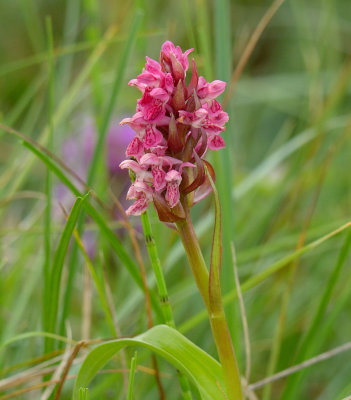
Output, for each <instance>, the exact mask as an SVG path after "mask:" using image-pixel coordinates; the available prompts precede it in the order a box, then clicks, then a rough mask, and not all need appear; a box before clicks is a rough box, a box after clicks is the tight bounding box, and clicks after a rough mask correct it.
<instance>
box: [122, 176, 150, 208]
mask: <svg viewBox="0 0 351 400" xmlns="http://www.w3.org/2000/svg"><path fill="white" fill-rule="evenodd" d="M127 200H136V201H135V202H134V203H133V204H132V205H131V206H130V207H129V208H128V210H127V211H126V214H127V215H141V214H142V213H143V212H144V211H145V210H146V209H147V208H148V206H149V203H150V201H151V200H152V189H151V188H150V186H148V185H146V184H145V183H144V182H140V181H136V182H134V183H133V184H132V186H131V187H130V188H129V190H128V193H127Z"/></svg>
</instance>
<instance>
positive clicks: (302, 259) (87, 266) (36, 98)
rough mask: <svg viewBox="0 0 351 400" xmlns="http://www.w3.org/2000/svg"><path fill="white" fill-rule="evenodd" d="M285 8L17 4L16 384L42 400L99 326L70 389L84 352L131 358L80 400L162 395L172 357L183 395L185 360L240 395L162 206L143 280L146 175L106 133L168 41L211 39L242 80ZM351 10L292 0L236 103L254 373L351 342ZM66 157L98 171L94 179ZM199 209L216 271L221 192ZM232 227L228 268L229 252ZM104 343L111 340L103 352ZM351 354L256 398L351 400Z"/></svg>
mask: <svg viewBox="0 0 351 400" xmlns="http://www.w3.org/2000/svg"><path fill="white" fill-rule="evenodd" d="M273 3H274V4H275V5H277V4H278V3H279V0H277V1H275V2H273V0H272V1H269V2H262V1H258V0H253V1H251V2H247V1H243V0H238V1H233V0H219V1H210V0H195V1H188V0H182V1H178V2H161V1H152V2H148V1H145V0H143V1H135V2H103V4H102V2H99V1H97V0H84V1H68V0H66V1H58V0H53V1H50V2H36V1H34V0H19V1H17V2H11V1H8V2H5V1H4V2H0V14H1V16H2V25H1V28H0V29H1V32H2V35H1V36H0V51H1V66H0V76H1V78H2V79H1V84H0V85H1V88H0V90H1V98H0V123H1V126H0V143H1V144H0V274H1V277H0V377H1V378H0V397H3V396H11V395H12V397H13V398H21V399H22V398H23V399H27V398H28V399H29V398H40V397H41V396H42V395H43V393H44V391H45V390H46V388H45V387H42V388H39V389H38V387H36V385H37V384H38V382H39V380H40V379H42V383H43V386H44V385H45V384H47V383H48V382H50V380H51V379H60V377H62V369H63V368H64V367H65V366H67V365H68V364H67V360H68V359H69V356H70V355H71V354H72V351H73V348H75V346H77V344H78V343H80V341H81V339H82V338H83V333H84V335H85V336H84V340H87V342H85V344H84V346H83V348H81V350H80V351H79V354H77V355H76V356H75V357H74V360H73V363H72V365H71V367H70V369H69V371H68V375H67V378H66V380H65V383H64V385H63V390H62V393H61V399H62V400H68V399H71V398H72V388H73V380H74V378H73V377H74V375H76V374H77V372H78V371H79V369H80V367H81V365H80V364H81V363H82V362H83V367H82V370H81V371H83V372H84V371H86V372H87V373H88V372H89V368H88V364H87V362H88V361H89V360H93V361H94V362H95V361H96V362H97V361H98V359H94V354H97V352H99V351H100V350H99V349H102V350H103V349H105V350H106V352H105V350H104V355H103V356H104V357H103V359H104V360H102V359H101V362H103V361H104V362H105V361H107V358H108V356H110V355H111V354H112V353H113V354H114V355H113V356H112V359H111V360H110V361H109V363H110V364H111V369H108V370H100V371H98V369H100V367H101V366H97V364H94V363H93V364H94V365H95V366H96V368H95V371H94V372H93V371H92V370H90V372H91V373H90V375H89V376H90V378H93V376H95V373H96V375H97V376H96V377H94V380H93V381H92V382H90V383H89V390H88V389H87V388H86V386H87V385H88V384H85V383H81V384H79V383H75V384H76V386H75V387H76V390H77V391H78V392H77V391H76V396H78V397H77V398H78V399H79V400H84V399H85V400H87V399H88V396H89V399H90V400H95V399H108V398H116V399H119V398H127V395H129V396H132V395H133V396H134V398H135V399H138V398H142V399H145V400H153V399H155V398H159V397H160V388H159V386H158V384H157V382H156V379H155V372H156V371H155V368H154V363H153V362H152V360H151V357H150V353H154V354H158V356H157V363H158V372H159V379H160V382H161V385H162V386H163V389H164V391H165V393H166V398H167V400H176V399H179V398H181V396H182V394H181V392H182V391H181V388H180V385H179V382H178V380H177V379H176V377H177V375H178V372H176V371H175V369H174V368H173V367H172V365H173V366H175V367H176V368H181V370H182V371H183V372H184V373H185V375H186V376H188V377H189V379H190V381H191V383H192V385H193V386H191V390H192V392H193V394H194V395H195V394H196V390H200V391H201V390H203V391H205V389H204V388H207V389H208V388H209V387H210V386H211V388H210V389H209V390H213V391H214V392H213V393H212V397H211V398H216V399H217V398H219V399H220V398H222V397H221V396H222V392H221V389H220V388H219V387H218V385H217V384H216V377H215V375H216V373H217V372H218V373H219V375H220V379H222V378H221V373H220V367H219V364H218V363H217V362H216V361H215V360H214V359H213V358H211V357H210V356H209V355H214V356H216V355H217V353H216V349H215V345H214V342H213V339H212V337H211V334H210V327H209V323H208V317H207V313H206V311H204V306H203V302H202V300H201V297H200V296H199V293H198V292H197V289H196V286H195V284H194V282H193V279H192V277H191V273H190V271H189V265H188V263H187V260H186V257H185V254H184V248H183V247H182V245H181V243H180V240H179V238H178V237H177V234H176V233H175V232H174V231H172V230H171V229H169V228H168V227H166V226H164V225H163V224H160V223H158V221H157V216H156V214H155V213H154V210H153V209H152V208H151V209H150V210H148V218H147V219H145V218H143V219H142V224H143V227H144V228H146V229H145V232H146V236H148V235H151V236H152V241H148V240H147V241H146V243H145V241H144V238H143V236H142V235H141V227H140V221H139V219H135V218H131V219H130V223H131V226H132V228H133V229H134V233H135V237H136V239H137V245H138V246H139V248H140V253H141V256H142V261H143V262H144V264H145V269H146V276H143V275H142V274H141V272H140V269H139V263H138V262H137V261H138V260H137V258H136V256H135V251H134V248H133V244H132V240H131V238H130V236H129V233H128V230H127V229H125V227H124V225H123V219H120V213H119V212H117V211H116V208H117V207H116V205H115V201H114V197H116V198H117V199H118V200H119V201H120V202H122V203H123V204H122V206H123V207H126V203H124V201H125V200H124V199H125V188H126V186H127V181H128V176H127V174H123V173H121V174H119V173H116V174H115V175H113V176H112V175H110V173H109V172H108V171H107V168H106V147H105V143H106V137H107V135H108V131H109V129H110V127H114V126H117V125H118V122H119V121H120V120H121V119H122V118H124V117H126V116H130V115H132V114H133V113H134V111H135V102H136V98H137V97H138V96H139V93H138V91H137V90H136V89H135V90H134V89H132V88H130V87H128V86H127V82H128V81H129V79H132V78H134V77H135V76H136V75H137V74H139V73H140V71H141V68H142V65H143V63H144V57H145V55H148V56H150V57H151V58H153V59H157V58H158V56H159V50H160V46H161V44H162V42H163V41H164V40H172V41H173V42H174V43H176V44H179V45H180V46H181V47H182V48H183V49H187V48H194V52H193V53H192V54H191V55H192V56H194V57H195V58H196V63H197V65H198V70H199V73H200V74H201V75H203V76H204V77H205V78H206V79H207V80H208V81H210V80H213V79H224V80H226V81H227V83H228V84H227V88H228V89H229V86H230V83H229V82H230V80H231V79H232V76H233V72H234V70H235V68H236V66H237V65H238V63H239V61H240V59H241V57H242V55H243V54H244V52H245V50H246V49H247V43H248V42H249V39H250V37H251V34H252V32H254V30H255V29H256V28H257V26H258V24H259V23H260V21H261V22H262V18H263V16H264V15H266V13H267V12H268V9H269V7H270V6H271V5H272V4H273ZM139 9H142V12H140V11H139ZM349 12H350V10H349V2H348V1H347V0H340V1H338V2H335V1H332V0H325V1H322V2H321V1H317V0H311V1H308V2H306V1H302V0H294V1H284V2H282V4H281V6H280V7H278V9H277V11H276V12H275V13H274V15H273V17H272V19H271V20H270V21H269V23H268V25H267V27H266V28H265V29H264V31H263V33H262V35H260V37H259V38H258V41H257V44H256V46H255V48H254V49H253V51H252V53H251V56H250V58H249V60H248V62H247V63H246V64H245V68H244V70H243V72H242V74H241V75H240V76H239V80H238V81H237V84H236V85H235V90H234V91H233V93H232V94H233V95H232V96H229V97H230V98H228V99H227V107H226V111H227V112H228V113H229V115H230V122H229V124H228V126H227V129H226V131H225V132H223V138H224V140H225V141H226V144H227V146H226V149H224V150H221V151H220V152H218V153H217V154H216V155H215V156H214V157H213V159H212V160H210V159H209V160H208V161H210V162H211V164H212V165H213V166H214V168H215V172H216V187H217V188H218V192H219V198H220V202H221V206H222V246H223V260H222V270H221V289H222V292H223V294H224V296H223V302H224V305H225V311H226V314H227V316H228V319H229V321H230V329H231V333H232V336H233V341H234V343H235V347H236V349H239V350H238V352H239V357H238V358H239V360H240V359H243V355H244V351H245V349H244V343H243V340H242V334H241V323H240V320H239V318H238V313H237V312H236V291H235V289H234V281H233V274H232V272H233V269H232V260H231V252H230V242H231V241H232V240H233V241H234V243H235V247H236V251H237V258H238V271H239V275H240V282H241V289H242V291H243V295H244V302H245V307H246V314H247V319H248V325H249V330H250V338H251V354H252V371H251V379H252V381H251V382H249V383H255V382H257V381H260V380H261V379H263V378H266V377H267V375H268V374H271V373H272V374H273V373H276V372H279V371H281V370H284V369H285V368H288V367H290V366H292V365H294V364H295V363H297V362H300V361H303V360H306V359H308V358H310V357H312V356H314V355H317V354H320V353H322V352H324V351H327V350H330V349H332V348H334V347H337V346H339V345H341V344H343V343H345V342H347V341H349V340H350V339H349V334H348V332H350V329H351V323H350V321H349V318H348V314H349V309H350V301H351V297H350V289H349V288H350V285H351V280H350V274H349V273H348V267H349V265H350V242H351V239H350V238H351V234H350V229H349V228H350V212H349V210H350V206H349V205H350V196H351V190H350V187H351V186H350V178H349V170H348V165H349V158H350V151H351V149H350V126H351V125H350V116H349V108H350V107H349V106H350V100H351V97H350V78H351V64H350V61H349V59H348V54H349V49H348V43H349V42H350V40H349V36H350V34H349V33H350V32H349V28H348V26H347V23H346V22H345V21H347V20H348V19H349V18H348V15H349ZM50 20H51V21H52V29H51V28H50V27H49V23H48V22H46V21H50ZM86 121H88V126H89V129H90V128H91V129H92V130H94V129H95V131H96V133H97V135H96V137H97V143H98V145H97V146H96V147H95V150H94V151H93V154H94V156H93V162H91V161H90V164H89V163H88V164H89V165H90V168H89V169H90V172H87V171H86V172H87V173H86V174H84V173H83V174H82V173H81V171H80V170H79V167H78V166H77V165H76V164H75V162H76V161H77V160H78V158H79V157H80V155H81V153H82V152H83V151H84V150H83V149H85V147H86V146H88V140H86V139H84V140H83V142H81V143H80V146H81V147H80V148H79V151H78V153H76V154H75V155H73V156H72V155H70V156H66V155H65V154H64V153H63V152H62V151H61V149H62V147H64V146H66V143H67V142H70V141H71V140H72V139H76V138H80V137H81V135H82V132H84V133H86V124H85V123H86ZM8 128H10V129H8ZM12 129H16V132H15V131H13V130H12ZM17 131H18V132H22V133H23V134H24V135H21V134H19V133H18V132H17ZM118 132H119V131H116V135H118ZM41 146H42V147H41ZM121 147H122V145H121ZM48 150H50V151H51V152H50V151H49V152H48ZM121 151H122V153H123V151H124V150H121ZM116 152H117V150H116ZM62 162H63V163H64V164H67V166H69V167H70V168H71V169H72V170H73V172H74V173H77V174H78V175H79V176H81V177H82V178H85V177H88V176H89V179H88V183H89V186H88V187H87V186H85V185H83V184H81V182H79V180H77V179H76V178H74V176H73V175H72V174H71V171H69V170H68V169H67V168H66V167H65V165H63V164H62ZM117 163H118V161H116V164H117ZM62 187H65V188H67V189H68V190H67V193H68V192H71V198H70V199H71V203H70V204H69V205H68V204H65V201H64V200H62V198H61V197H60V195H59V191H60V190H61V188H62ZM59 189H60V190H59ZM111 191H112V192H113V195H114V197H113V196H112V195H111ZM86 192H90V195H89V197H88V198H87V199H85V200H84V201H83V200H82V198H83V196H84V193H86ZM76 198H78V200H77V202H76V204H75V205H74V206H73V203H74V201H75V199H76ZM61 202H63V206H64V207H65V209H67V212H68V213H69V212H70V211H71V213H70V217H69V218H68V220H67V221H66V220H65V218H64V216H63V214H62V213H61V212H60V211H58V212H57V210H59V203H61ZM72 206H73V208H72ZM71 209H72V210H71ZM191 212H192V219H193V221H194V225H195V229H196V232H197V234H198V236H199V239H200V240H199V241H200V245H201V249H202V250H203V252H204V256H205V261H206V264H207V265H210V260H211V248H212V239H213V227H214V226H215V223H214V222H215V212H214V204H213V199H212V198H211V196H209V197H208V198H207V199H206V200H204V201H203V202H201V203H200V204H198V205H196V206H194V207H193V208H192V210H191ZM55 214H60V217H59V218H57V216H56V215H55ZM78 215H79V216H78ZM217 221H218V219H217ZM151 226H152V232H151ZM75 231H78V235H77V232H75ZM150 232H151V233H150ZM216 233H217V235H216V236H215V249H217V250H216V251H214V252H213V253H212V265H215V264H216V265H218V262H217V261H218V257H216V255H217V256H218V248H219V236H218V230H217V231H216ZM73 235H74V236H75V238H73V237H72V236H73ZM151 236H150V237H151ZM89 237H93V241H94V249H95V251H93V252H91V251H90V250H91V249H89V241H88V240H87V238H89ZM216 259H217V261H216ZM292 266H295V267H296V268H295V274H293V273H291V267H292ZM215 270H216V269H212V271H211V272H212V276H213V272H214V271H215ZM84 271H87V272H84ZM215 277H216V276H215ZM144 278H145V280H146V283H147V285H148V287H149V289H150V296H151V313H152V318H153V323H154V324H155V325H157V324H159V323H168V324H169V325H171V326H172V327H176V328H175V329H176V330H177V331H175V330H172V329H170V328H167V327H163V326H162V327H157V328H155V329H151V330H150V331H149V330H148V324H147V318H146V315H145V314H146V313H145V303H146V301H145V295H144V284H143V279H144ZM217 283H218V282H217ZM160 300H161V301H160ZM166 300H167V301H166ZM283 302H284V306H282V303H283ZM142 332H146V333H142ZM177 332H178V333H177ZM181 334H183V335H186V336H187V337H188V338H189V339H191V342H190V341H189V340H187V339H185V338H184V336H182V335H181ZM169 335H170V336H169ZM120 337H122V338H123V339H118V340H115V339H116V338H120ZM129 337H131V338H132V339H129ZM170 338H175V343H177V345H176V344H172V343H173V342H172V341H171V339H170ZM90 339H91V340H92V342H93V343H95V342H94V341H95V340H103V342H104V343H103V344H102V345H100V346H97V347H96V348H95V349H94V348H93V347H92V346H93V343H91V342H90ZM110 339H114V340H110ZM43 341H45V342H46V343H47V347H46V350H47V351H48V352H43V346H42V342H43ZM192 343H193V344H192ZM194 343H196V346H195V345H194ZM105 346H106V347H105ZM134 346H136V347H139V348H140V347H147V348H148V349H149V350H151V351H145V350H141V349H140V350H139V352H138V365H137V366H136V363H135V362H134V364H132V363H131V359H132V358H133V353H129V349H128V348H127V347H134ZM184 346H185V347H184ZM119 348H120V349H119ZM55 349H56V350H55ZM118 349H119V350H118ZM200 349H203V350H204V351H206V353H204V352H203V351H202V350H200ZM50 350H54V351H50ZM102 350H101V351H102ZM185 350H186V354H185V352H184V351H185ZM49 351H50V352H49ZM88 353H89V355H88V356H87V358H86V360H85V361H83V358H84V357H86V355H87V354H88ZM117 354H118V357H117ZM115 355H116V357H115ZM159 355H161V357H159ZM197 357H198V358H197ZM268 360H271V362H269V364H270V366H269V368H268V369H267V364H268ZM134 361H135V359H134ZM170 364H171V365H170ZM130 365H132V366H133V368H134V367H135V370H134V371H135V375H134V373H133V371H132V372H131V373H130V374H129V373H128V369H129V366H130ZM211 366H212V367H213V370H212V371H211V370H210V367H211ZM349 366H350V365H349V357H348V355H347V354H345V355H342V354H341V355H338V356H336V357H335V358H332V359H329V360H327V361H325V362H323V363H319V364H316V365H313V366H311V367H309V368H308V369H305V370H303V371H300V372H298V373H296V374H295V375H292V376H290V377H288V378H286V379H285V380H279V381H276V382H272V383H271V384H270V385H269V386H266V389H265V388H262V389H258V390H255V393H256V395H257V397H258V398H260V399H261V398H263V399H264V398H269V399H272V400H279V399H284V400H285V399H290V398H291V399H292V398H308V399H318V400H329V399H340V400H341V399H342V398H344V397H346V396H348V395H349V394H350V384H349V381H350V379H349V372H348V371H349ZM57 370H61V374H58V376H56V375H54V374H55V371H57ZM126 371H127V372H126ZM83 372H81V373H80V377H82V376H83V375H81V374H82V373H83ZM37 373H38V374H40V378H38V374H37ZM36 374H37V375H36ZM194 374H195V375H194ZM128 375H129V376H128ZM178 376H179V375H178ZM180 376H182V375H180ZM23 377H25V378H26V379H27V380H26V381H25V382H24V381H22V378H23ZM86 377H87V375H86ZM133 377H134V384H133V386H130V387H133V389H130V390H129V392H128V380H129V379H128V378H130V379H132V378H133ZM183 377H184V376H183ZM23 379H24V378H23ZM79 379H81V378H79ZM180 381H181V380H180ZM205 381H206V382H205ZM20 382H22V383H20ZM211 382H212V383H211ZM79 385H80V386H79ZM196 387H198V389H196ZM49 389H50V387H49ZM23 390H24V392H22V394H19V393H18V391H23ZM184 392H185V393H187V389H186V390H185V391H183V395H184ZM203 396H206V394H203ZM208 396H209V395H207V398H209V397H208ZM194 397H195V396H194ZM9 398H11V397H9ZM205 398H206V397H205Z"/></svg>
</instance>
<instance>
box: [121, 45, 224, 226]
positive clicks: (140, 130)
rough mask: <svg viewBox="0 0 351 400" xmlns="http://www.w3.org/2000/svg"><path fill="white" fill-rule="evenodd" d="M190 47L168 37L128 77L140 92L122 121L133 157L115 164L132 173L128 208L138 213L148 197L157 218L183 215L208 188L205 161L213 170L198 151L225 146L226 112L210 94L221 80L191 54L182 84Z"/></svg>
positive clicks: (219, 89)
mask: <svg viewBox="0 0 351 400" xmlns="http://www.w3.org/2000/svg"><path fill="white" fill-rule="evenodd" d="M191 51H192V49H190V50H187V51H185V52H184V53H183V52H182V50H181V48H180V47H179V46H177V47H175V46H174V44H173V43H171V42H169V41H167V42H165V43H164V44H163V46H162V49H161V55H160V62H157V61H155V60H153V59H151V58H148V57H146V64H145V68H144V69H143V71H142V73H141V74H140V75H138V77H137V78H136V79H132V80H131V81H130V82H129V84H130V85H131V86H136V87H137V88H138V89H139V90H140V91H141V93H142V97H141V99H139V100H138V101H137V107H136V113H135V114H134V116H133V117H131V118H125V119H124V120H123V121H122V122H121V124H128V125H129V126H130V127H131V128H133V129H134V130H135V131H136V135H135V137H134V139H133V140H132V141H131V142H130V144H129V146H128V148H127V152H126V155H127V157H132V158H133V159H132V160H125V161H123V162H122V163H121V164H120V167H121V168H122V169H125V168H128V169H130V170H131V171H133V173H134V175H135V181H134V183H133V184H132V186H131V188H130V190H129V192H128V196H127V197H128V199H133V200H135V202H134V204H133V205H132V206H131V207H130V208H129V209H128V211H127V212H128V214H132V215H140V214H141V213H142V212H144V211H145V210H146V208H147V207H148V204H149V203H150V202H151V201H153V202H154V204H155V208H156V210H157V213H158V215H159V218H160V220H161V221H165V222H175V221H177V220H179V219H182V218H185V215H186V213H185V211H184V208H185V207H191V205H192V204H194V203H195V202H196V201H198V200H199V199H201V198H203V197H205V196H207V195H208V193H210V191H211V185H210V182H209V179H208V178H207V176H206V168H205V164H206V166H207V170H208V171H210V173H211V176H212V178H213V179H214V178H215V174H214V171H213V168H212V166H211V164H209V163H208V162H207V161H205V160H204V159H203V157H204V155H205V154H206V151H207V150H208V149H210V150H219V149H221V148H223V147H225V142H224V140H223V139H222V137H221V136H220V133H221V132H222V131H224V130H225V127H224V126H225V124H226V122H227V121H228V114H227V113H226V112H225V111H223V109H222V107H221V105H220V104H219V103H218V102H217V101H216V100H214V99H215V98H216V97H217V96H219V95H220V94H221V93H222V92H223V90H224V88H225V85H226V84H225V82H222V81H218V80H217V81H213V82H210V83H208V82H206V80H205V79H204V78H203V77H199V76H198V73H197V69H196V64H195V61H194V60H193V63H192V65H193V72H192V77H191V79H190V80H188V82H189V83H188V84H186V72H187V70H188V68H189V61H188V55H189V53H190V52H191ZM190 193H193V194H192V195H191V196H188V195H189V194H190Z"/></svg>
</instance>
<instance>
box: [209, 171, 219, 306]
mask: <svg viewBox="0 0 351 400" xmlns="http://www.w3.org/2000/svg"><path fill="white" fill-rule="evenodd" d="M207 177H208V179H209V181H210V184H211V187H212V193H213V197H214V199H215V223H214V230H213V238H212V249H211V264H210V276H209V288H208V290H209V296H210V305H211V309H212V311H214V310H216V309H221V308H222V306H221V305H220V304H217V303H218V302H219V301H220V299H221V284H220V271H221V263H222V237H221V236H222V235H221V232H222V216H221V205H220V202H219V197H218V191H217V189H216V186H215V184H214V183H213V180H212V177H211V174H209V173H208V171H207Z"/></svg>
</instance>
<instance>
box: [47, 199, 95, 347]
mask: <svg viewBox="0 0 351 400" xmlns="http://www.w3.org/2000/svg"><path fill="white" fill-rule="evenodd" d="M86 196H87V195H86ZM86 196H84V197H83V198H81V197H78V198H77V200H76V201H75V203H74V205H73V207H72V210H71V212H70V214H69V217H68V219H67V222H66V225H65V227H64V229H63V232H62V235H61V238H60V241H59V244H58V246H57V250H56V252H55V255H54V258H53V262H52V266H51V274H50V293H49V307H48V314H47V315H46V318H45V327H46V330H47V331H48V332H52V333H54V332H55V330H56V325H57V314H58V308H59V297H60V287H61V278H62V271H63V264H64V261H65V257H66V253H67V249H68V244H69V242H70V240H71V236H72V233H73V230H74V227H75V225H76V222H77V219H78V216H79V213H80V210H81V207H82V205H83V203H84V201H85V199H86ZM52 350H53V342H52V341H50V340H46V341H45V351H46V352H49V351H52Z"/></svg>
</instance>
